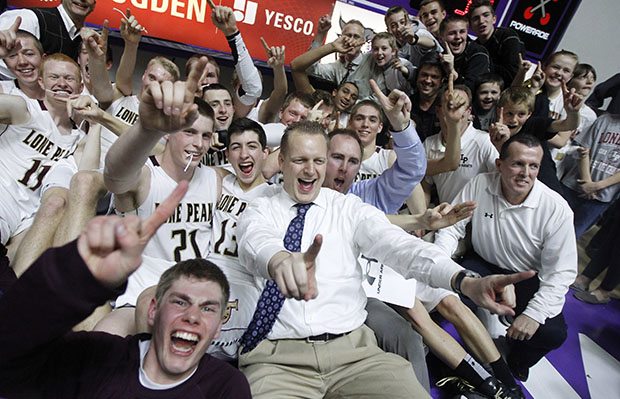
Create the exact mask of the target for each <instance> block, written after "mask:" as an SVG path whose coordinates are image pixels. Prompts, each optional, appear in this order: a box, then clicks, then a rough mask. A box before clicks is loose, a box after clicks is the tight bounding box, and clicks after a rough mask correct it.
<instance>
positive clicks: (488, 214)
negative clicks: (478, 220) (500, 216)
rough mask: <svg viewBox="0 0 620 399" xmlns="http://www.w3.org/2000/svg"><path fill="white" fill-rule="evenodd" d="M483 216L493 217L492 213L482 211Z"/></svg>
mask: <svg viewBox="0 0 620 399" xmlns="http://www.w3.org/2000/svg"><path fill="white" fill-rule="evenodd" d="M484 217H485V218H489V219H493V214H492V213H486V212H485V213H484Z"/></svg>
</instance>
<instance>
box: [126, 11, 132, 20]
mask: <svg viewBox="0 0 620 399" xmlns="http://www.w3.org/2000/svg"><path fill="white" fill-rule="evenodd" d="M126 14H127V19H129V17H131V9H129V8H128V9H127V13H126Z"/></svg>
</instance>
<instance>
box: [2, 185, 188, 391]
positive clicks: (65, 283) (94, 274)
mask: <svg viewBox="0 0 620 399" xmlns="http://www.w3.org/2000/svg"><path fill="white" fill-rule="evenodd" d="M186 191H187V183H185V182H182V183H180V184H179V186H178V187H177V188H176V189H175V190H174V191H173V192H172V194H171V195H170V197H168V199H166V200H165V201H164V202H162V204H161V205H160V206H158V207H157V209H156V211H155V213H153V215H151V216H150V217H149V218H148V219H146V220H143V221H141V220H140V219H139V218H138V217H137V216H135V215H129V216H127V217H125V218H121V217H118V216H99V217H96V218H94V219H92V220H91V221H90V222H89V223H88V225H87V227H86V229H85V230H84V232H83V233H82V234H81V235H80V236H79V238H78V239H77V241H73V242H71V243H69V244H67V245H65V246H64V247H60V248H52V249H50V250H48V251H46V252H45V253H44V254H43V255H42V256H41V257H40V258H38V259H37V260H36V261H35V263H34V264H33V265H32V267H31V268H30V269H28V271H27V272H26V273H24V275H23V276H22V277H21V278H20V279H19V280H17V282H15V283H14V285H13V286H12V287H11V289H10V290H7V291H6V293H5V294H4V295H3V296H2V297H0V315H2V316H1V317H0V318H1V319H2V320H3V323H0V343H1V345H0V392H1V393H0V395H2V396H7V397H23V396H24V394H25V392H30V393H34V392H38V394H41V390H40V389H41V388H42V386H41V385H43V386H45V387H46V388H48V389H49V388H51V389H54V390H55V391H56V392H57V393H59V395H61V396H72V395H71V394H70V392H71V393H73V394H75V392H78V390H77V387H76V386H77V384H78V383H79V382H78V381H80V379H81V378H80V373H84V372H87V370H86V369H88V366H90V365H92V364H93V362H96V361H97V360H96V359H93V356H94V355H95V354H97V353H100V352H101V345H106V347H107V345H110V344H109V341H115V340H120V339H121V338H120V337H113V336H109V337H108V338H104V337H103V336H102V337H100V338H99V339H97V340H95V341H96V342H95V341H92V340H89V339H88V338H87V337H86V336H84V335H79V336H76V335H67V333H68V332H69V330H70V329H71V327H73V326H74V325H76V324H77V323H79V322H80V321H81V320H82V319H83V318H84V317H86V316H87V315H89V314H90V313H92V311H93V310H94V309H95V308H96V307H97V306H98V305H101V304H103V303H104V302H105V301H106V300H108V299H110V298H113V297H115V296H117V295H119V294H120V293H122V291H123V289H124V287H123V284H124V283H125V281H126V280H127V278H128V277H129V275H130V274H131V273H132V272H133V271H135V270H136V269H137V268H138V266H139V265H140V264H141V263H142V256H141V255H142V251H143V250H144V247H145V246H146V244H147V243H148V241H149V239H150V238H151V237H152V236H153V234H154V233H155V231H156V230H157V228H158V227H159V226H161V225H162V224H163V223H164V222H165V221H166V220H168V218H169V217H170V215H171V214H172V212H173V211H174V210H175V209H176V208H177V205H178V204H179V202H180V200H181V198H183V196H184V195H185V192H186ZM17 309H19V311H16V310H17ZM33 320H34V323H35V325H36V326H42V327H41V328H35V327H34V326H33ZM78 337H79V338H78ZM97 346H99V351H97ZM110 346H114V347H116V346H115V345H110ZM49 356H53V359H54V361H55V362H57V363H58V364H59V365H61V366H60V368H61V369H62V370H65V371H67V372H71V373H72V375H73V376H74V377H75V378H74V379H71V381H69V380H65V379H58V380H57V381H56V380H55V377H56V375H57V374H58V373H59V371H58V370H55V369H54V368H50V367H49ZM85 366H86V368H85ZM73 373H74V374H73ZM16 376H19V378H16ZM72 381H73V382H72ZM37 384H40V385H37ZM72 384H73V385H76V386H72Z"/></svg>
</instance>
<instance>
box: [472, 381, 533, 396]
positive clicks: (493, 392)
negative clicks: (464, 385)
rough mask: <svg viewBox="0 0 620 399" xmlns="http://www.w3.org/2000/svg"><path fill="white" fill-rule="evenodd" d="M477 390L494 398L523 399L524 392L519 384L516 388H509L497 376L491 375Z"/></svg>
mask: <svg viewBox="0 0 620 399" xmlns="http://www.w3.org/2000/svg"><path fill="white" fill-rule="evenodd" d="M476 391H478V392H480V393H481V394H483V395H485V396H486V397H488V398H493V399H522V398H525V396H523V392H522V391H521V388H520V387H519V386H517V387H514V388H508V387H507V386H506V385H505V384H504V383H502V382H500V381H499V380H498V379H497V378H495V377H492V376H491V377H489V378H487V379H486V380H484V382H483V383H482V385H480V386H479V387H478V388H477V389H476Z"/></svg>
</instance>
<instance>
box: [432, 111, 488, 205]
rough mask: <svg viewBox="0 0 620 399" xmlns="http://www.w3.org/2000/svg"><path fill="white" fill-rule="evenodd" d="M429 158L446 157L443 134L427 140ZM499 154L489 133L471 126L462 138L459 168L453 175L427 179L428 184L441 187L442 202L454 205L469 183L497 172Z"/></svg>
mask: <svg viewBox="0 0 620 399" xmlns="http://www.w3.org/2000/svg"><path fill="white" fill-rule="evenodd" d="M424 149H425V150H426V159H439V158H442V157H443V156H445V154H446V146H445V145H444V144H443V142H442V139H441V133H439V134H435V135H432V136H430V137H427V138H426V140H425V141H424ZM497 158H499V153H498V152H497V149H495V146H493V143H491V139H490V137H489V134H488V133H487V132H483V131H482V130H478V129H475V128H474V127H473V124H471V123H470V124H469V126H468V127H467V129H466V130H465V132H463V134H462V135H461V161H460V162H459V167H458V168H457V169H456V170H454V171H451V172H444V173H439V174H437V175H434V176H427V177H426V178H425V181H426V182H427V183H429V184H434V185H435V186H436V187H437V194H438V195H439V201H440V202H452V200H453V199H454V197H456V195H457V194H458V193H459V191H461V189H462V188H463V186H465V184H467V182H468V181H470V180H471V179H473V178H474V177H476V175H478V174H479V173H484V172H493V171H495V160H496V159H497Z"/></svg>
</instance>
